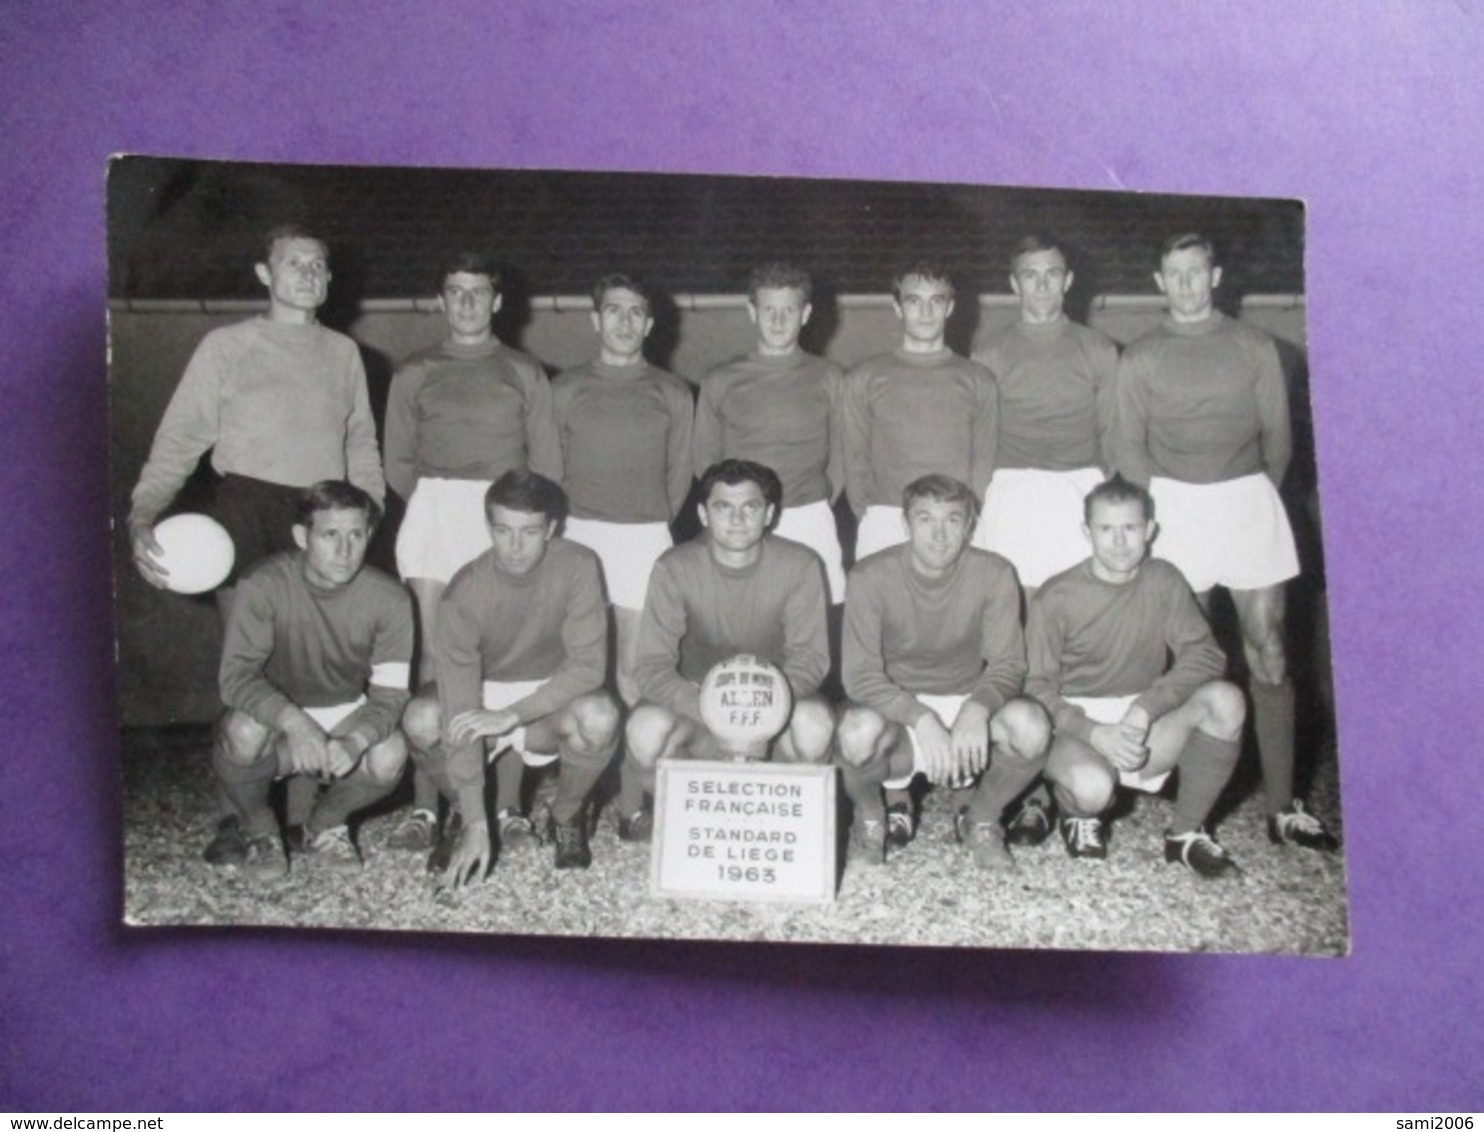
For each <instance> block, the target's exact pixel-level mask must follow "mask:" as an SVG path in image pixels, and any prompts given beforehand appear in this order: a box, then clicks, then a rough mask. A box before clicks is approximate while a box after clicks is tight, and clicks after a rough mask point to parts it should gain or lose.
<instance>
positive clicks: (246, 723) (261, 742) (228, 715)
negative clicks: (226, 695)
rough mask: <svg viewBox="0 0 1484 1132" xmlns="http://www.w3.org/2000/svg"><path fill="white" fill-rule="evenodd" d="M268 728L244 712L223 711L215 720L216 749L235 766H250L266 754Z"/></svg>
mask: <svg viewBox="0 0 1484 1132" xmlns="http://www.w3.org/2000/svg"><path fill="white" fill-rule="evenodd" d="M268 736H269V730H268V728H266V727H264V726H263V725H262V724H261V723H259V722H258V721H257V720H256V719H254V718H253V717H252V716H250V715H248V714H247V713H246V712H241V711H236V710H231V711H227V712H224V713H223V714H222V717H221V718H220V719H219V720H218V721H217V749H218V750H219V751H220V752H221V754H222V757H223V758H224V759H226V761H228V762H230V763H234V764H236V765H237V766H251V765H252V764H253V763H255V762H258V761H259V760H261V759H263V758H265V757H266V756H267V754H268V749H269V744H268Z"/></svg>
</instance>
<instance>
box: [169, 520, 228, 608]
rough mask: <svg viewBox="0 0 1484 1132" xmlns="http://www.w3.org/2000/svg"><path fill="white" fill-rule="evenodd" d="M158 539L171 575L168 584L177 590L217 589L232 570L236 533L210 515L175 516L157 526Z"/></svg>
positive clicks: (191, 592) (201, 590)
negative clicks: (233, 534) (234, 534)
mask: <svg viewBox="0 0 1484 1132" xmlns="http://www.w3.org/2000/svg"><path fill="white" fill-rule="evenodd" d="M155 541H156V542H157V543H159V544H160V554H159V562H160V565H161V566H163V567H164V568H165V569H166V570H167V571H169V575H170V576H169V577H168V578H166V579H165V585H166V586H167V587H168V588H169V589H171V590H173V591H174V592H175V593H178V594H200V593H205V592H206V591H207V590H214V589H216V587H217V586H219V585H221V584H222V582H224V581H226V578H227V575H228V574H230V573H231V572H232V560H233V558H235V557H236V551H235V550H234V549H233V547H232V536H231V535H229V534H227V528H226V527H224V526H222V525H221V524H220V523H218V522H217V521H216V520H215V519H213V518H212V517H211V516H209V515H198V514H194V513H192V512H187V513H185V514H182V515H172V516H170V518H168V519H166V520H165V521H164V522H163V523H160V524H158V525H157V526H156V527H155Z"/></svg>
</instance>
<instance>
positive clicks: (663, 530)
mask: <svg viewBox="0 0 1484 1132" xmlns="http://www.w3.org/2000/svg"><path fill="white" fill-rule="evenodd" d="M564 533H565V534H566V536H567V537H568V538H569V539H571V540H572V541H573V542H580V543H581V544H582V545H583V546H585V547H587V548H588V549H589V550H592V551H593V552H594V553H596V554H597V556H598V558H599V559H600V560H601V561H602V563H603V583H604V585H606V586H607V588H608V601H609V603H610V604H612V605H616V606H618V607H619V608H620V609H632V610H635V611H637V610H640V609H643V608H644V595H645V594H647V593H648V592H649V574H650V571H652V570H653V569H654V564H655V563H656V562H658V561H659V557H660V555H661V554H663V553H665V551H667V550H669V549H670V546H671V542H670V527H669V525H668V524H666V523H609V522H606V521H605V520H602V519H576V518H569V519H568V520H567V529H566V531H565V532H564Z"/></svg>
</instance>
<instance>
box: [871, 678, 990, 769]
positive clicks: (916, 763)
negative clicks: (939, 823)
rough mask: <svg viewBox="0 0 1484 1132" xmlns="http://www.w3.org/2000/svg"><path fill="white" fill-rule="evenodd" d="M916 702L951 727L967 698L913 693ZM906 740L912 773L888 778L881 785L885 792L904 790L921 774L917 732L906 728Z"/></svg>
mask: <svg viewBox="0 0 1484 1132" xmlns="http://www.w3.org/2000/svg"><path fill="white" fill-rule="evenodd" d="M914 695H915V696H916V698H917V702H918V703H920V704H921V705H922V706H923V707H925V708H930V709H931V710H932V713H933V714H934V715H936V716H937V717H938V719H939V720H941V721H942V723H943V726H944V727H952V726H953V721H954V720H955V719H957V718H958V712H959V709H960V708H962V707H963V706H964V701H965V700H967V699H968V698H969V697H968V696H966V695H965V696H936V695H933V694H932V693H931V692H917V693H914ZM907 738H908V739H909V740H910V741H911V743H912V773H911V774H907V775H903V776H902V777H901V778H889V779H887V780H886V781H885V782H883V783H882V784H881V785H882V787H883V788H885V789H887V790H905V789H907V787H908V786H910V785H911V784H912V779H913V777H915V776H916V775H919V774H921V773H922V748H921V747H919V746H918V745H917V732H915V731H913V730H912V728H910V727H909V728H907Z"/></svg>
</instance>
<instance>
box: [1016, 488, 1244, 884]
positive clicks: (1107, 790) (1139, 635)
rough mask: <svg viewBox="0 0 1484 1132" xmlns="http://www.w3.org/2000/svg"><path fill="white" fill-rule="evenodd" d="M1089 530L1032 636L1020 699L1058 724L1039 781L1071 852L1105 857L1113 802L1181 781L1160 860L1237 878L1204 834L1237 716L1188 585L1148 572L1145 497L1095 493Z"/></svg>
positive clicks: (1239, 703)
mask: <svg viewBox="0 0 1484 1132" xmlns="http://www.w3.org/2000/svg"><path fill="white" fill-rule="evenodd" d="M1084 530H1085V531H1086V533H1087V537H1088V540H1089V541H1090V542H1091V543H1092V557H1091V558H1090V559H1089V560H1087V561H1086V562H1083V563H1082V564H1081V565H1079V566H1074V567H1073V568H1072V569H1070V570H1068V571H1066V572H1064V573H1062V574H1058V575H1057V576H1056V577H1054V578H1052V579H1051V580H1050V581H1049V582H1047V583H1046V584H1045V585H1044V586H1042V587H1041V589H1040V590H1039V591H1038V592H1037V594H1036V598H1035V601H1034V602H1032V604H1031V613H1030V624H1029V629H1028V634H1029V653H1030V677H1029V679H1028V680H1027V682H1026V689H1027V691H1029V692H1030V693H1031V694H1032V695H1034V696H1036V698H1037V699H1039V700H1040V701H1041V702H1042V703H1043V704H1045V705H1046V707H1047V709H1048V710H1049V711H1050V712H1051V714H1052V717H1053V718H1054V719H1055V720H1056V742H1055V743H1054V744H1053V745H1052V748H1051V757H1050V759H1049V760H1048V762H1047V766H1046V777H1047V778H1048V779H1049V780H1050V781H1051V784H1052V790H1053V792H1054V793H1055V795H1056V799H1057V802H1058V803H1059V804H1060V806H1061V809H1062V818H1061V830H1062V837H1063V839H1064V840H1065V842H1066V846H1067V851H1068V852H1069V853H1070V854H1071V855H1072V856H1073V857H1091V858H1102V857H1105V856H1107V845H1106V840H1105V837H1104V828H1103V821H1102V818H1101V816H1100V815H1102V814H1103V813H1104V812H1105V811H1106V810H1107V809H1108V807H1109V806H1110V805H1111V804H1112V802H1113V791H1114V788H1115V787H1117V786H1118V785H1119V784H1120V783H1122V784H1123V785H1125V786H1131V787H1133V788H1135V789H1139V790H1147V791H1150V792H1153V791H1156V790H1158V789H1159V788H1160V786H1161V784H1163V782H1164V780H1165V779H1166V778H1167V777H1169V775H1170V772H1171V771H1174V770H1179V772H1180V778H1179V791H1178V793H1177V795H1176V799H1175V815H1174V818H1173V819H1172V820H1171V822H1170V828H1169V830H1168V831H1167V832H1166V834H1165V860H1166V861H1169V862H1171V863H1174V864H1182V865H1185V866H1186V867H1187V868H1190V869H1193V870H1194V871H1195V872H1197V873H1199V874H1200V875H1202V876H1206V877H1219V876H1224V875H1226V874H1229V873H1236V872H1237V871H1238V869H1237V866H1236V865H1235V864H1234V863H1233V861H1232V860H1231V858H1230V857H1228V856H1227V854H1226V851H1225V850H1224V849H1223V848H1222V847H1221V846H1220V845H1218V844H1217V843H1216V842H1215V841H1213V840H1212V839H1211V838H1210V836H1209V835H1208V834H1207V833H1206V831H1205V828H1204V823H1205V821H1206V817H1207V815H1208V814H1209V813H1210V811H1211V807H1212V806H1213V805H1215V803H1216V799H1217V797H1218V796H1219V795H1220V794H1221V791H1222V789H1223V788H1224V787H1225V786H1226V783H1227V780H1228V779H1230V778H1231V774H1232V770H1233V769H1234V768H1235V766H1236V763H1237V752H1238V746H1239V741H1240V738H1241V734H1242V723H1243V721H1244V720H1245V718H1246V702H1245V700H1244V699H1243V698H1242V693H1241V691H1240V690H1239V689H1238V688H1236V687H1234V686H1233V685H1231V684H1228V683H1226V682H1225V681H1224V680H1221V679H1219V677H1220V676H1221V674H1222V672H1223V671H1224V670H1225V668H1226V658H1225V657H1224V656H1223V655H1222V653H1221V649H1220V648H1218V647H1217V645H1216V642H1215V640H1214V639H1213V638H1212V636H1211V629H1210V626H1208V625H1207V624H1206V619H1205V617H1204V616H1203V615H1202V614H1201V610H1200V607H1199V606H1198V605H1196V601H1195V597H1194V596H1193V595H1192V594H1191V592H1190V587H1189V586H1188V585H1186V583H1185V579H1184V578H1183V577H1181V575H1180V572H1179V571H1178V570H1176V569H1175V567H1173V566H1172V565H1170V564H1169V563H1168V562H1165V561H1164V560H1163V559H1148V560H1146V559H1145V556H1144V555H1145V550H1146V549H1147V547H1148V544H1149V540H1150V539H1151V538H1152V537H1153V535H1154V503H1153V501H1152V500H1151V499H1150V498H1149V494H1148V493H1147V492H1146V491H1144V489H1143V488H1141V487H1138V486H1136V485H1134V484H1130V483H1128V482H1126V481H1124V480H1123V479H1121V478H1115V479H1112V480H1109V481H1108V482H1107V483H1103V484H1100V485H1098V486H1097V487H1096V488H1094V489H1093V490H1092V491H1091V492H1090V493H1089V494H1088V496H1087V504H1086V524H1085V526H1084ZM1170 656H1173V657H1174V661H1173V663H1170V662H1169V657H1170Z"/></svg>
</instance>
